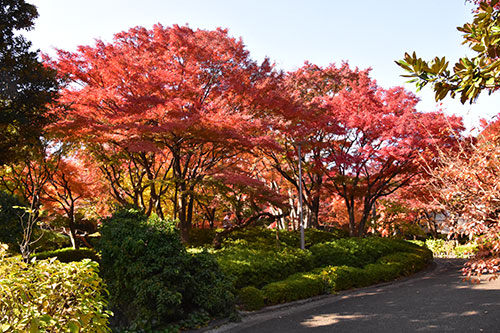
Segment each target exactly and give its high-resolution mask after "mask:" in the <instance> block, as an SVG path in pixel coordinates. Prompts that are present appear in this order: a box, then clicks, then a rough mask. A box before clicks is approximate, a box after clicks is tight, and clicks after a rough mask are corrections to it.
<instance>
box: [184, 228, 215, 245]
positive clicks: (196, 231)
mask: <svg viewBox="0 0 500 333" xmlns="http://www.w3.org/2000/svg"><path fill="white" fill-rule="evenodd" d="M216 232H217V229H214V228H212V229H209V228H191V229H190V230H189V244H188V246H189V247H202V246H203V247H211V246H212V242H213V240H214V237H215V233H216Z"/></svg>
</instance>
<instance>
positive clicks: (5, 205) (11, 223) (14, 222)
mask: <svg viewBox="0 0 500 333" xmlns="http://www.w3.org/2000/svg"><path fill="white" fill-rule="evenodd" d="M21 206H24V205H23V204H22V203H21V201H19V199H17V198H16V197H15V196H13V195H11V194H9V193H6V192H4V191H0V242H2V243H7V244H9V245H10V250H11V251H16V250H17V251H18V249H17V248H18V247H17V243H18V242H20V241H21V239H22V236H23V228H22V227H21V220H20V218H21V216H22V212H23V211H22V210H20V209H18V208H14V207H21ZM14 247H16V248H14Z"/></svg>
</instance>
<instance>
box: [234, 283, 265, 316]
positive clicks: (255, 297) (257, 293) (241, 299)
mask: <svg viewBox="0 0 500 333" xmlns="http://www.w3.org/2000/svg"><path fill="white" fill-rule="evenodd" d="M238 303H239V304H240V305H241V306H242V307H243V308H244V309H245V310H248V311H255V310H259V309H262V308H263V307H264V305H265V301H264V294H263V293H262V291H261V290H259V289H257V288H255V287H254V286H248V287H244V288H241V290H240V291H239V292H238Z"/></svg>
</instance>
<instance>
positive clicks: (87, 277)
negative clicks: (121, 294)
mask: <svg viewBox="0 0 500 333" xmlns="http://www.w3.org/2000/svg"><path fill="white" fill-rule="evenodd" d="M1 251H2V250H0V252H1ZM0 257H1V256H0ZM1 259H2V260H1V261H0V318H2V320H1V322H0V331H1V332H108V331H109V329H108V322H109V316H110V315H112V314H111V313H110V312H109V311H107V310H105V309H106V305H107V303H106V299H105V295H106V291H105V289H104V284H103V281H102V279H101V278H100V277H99V275H98V274H97V270H98V265H97V263H96V262H93V261H90V260H88V259H85V260H83V261H81V262H71V263H61V262H59V261H57V260H55V259H51V260H40V261H35V262H33V263H30V264H26V263H24V262H22V261H21V259H20V257H10V258H1Z"/></svg>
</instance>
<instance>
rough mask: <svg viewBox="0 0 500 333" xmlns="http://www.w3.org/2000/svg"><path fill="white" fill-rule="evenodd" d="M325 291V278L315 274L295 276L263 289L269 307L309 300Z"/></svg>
mask: <svg viewBox="0 0 500 333" xmlns="http://www.w3.org/2000/svg"><path fill="white" fill-rule="evenodd" d="M325 291H326V285H325V282H324V280H323V277H322V276H321V275H320V274H316V273H313V272H309V273H297V274H293V275H291V276H289V277H288V278H287V279H285V280H283V281H278V282H273V283H270V284H268V285H266V286H264V288H262V292H263V294H264V298H265V301H266V303H267V304H268V305H272V304H279V303H286V302H291V301H296V300H299V299H304V298H309V297H313V296H316V295H321V294H323V293H325Z"/></svg>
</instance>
